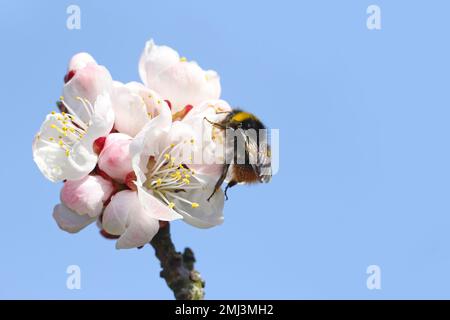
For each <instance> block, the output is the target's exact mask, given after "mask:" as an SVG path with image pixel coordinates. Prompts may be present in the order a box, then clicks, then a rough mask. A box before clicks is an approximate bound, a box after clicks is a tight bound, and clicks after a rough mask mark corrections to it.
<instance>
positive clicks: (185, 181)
mask: <svg viewBox="0 0 450 320" xmlns="http://www.w3.org/2000/svg"><path fill="white" fill-rule="evenodd" d="M183 182H184V183H185V184H189V183H191V181H189V179H188V178H184V179H183Z"/></svg>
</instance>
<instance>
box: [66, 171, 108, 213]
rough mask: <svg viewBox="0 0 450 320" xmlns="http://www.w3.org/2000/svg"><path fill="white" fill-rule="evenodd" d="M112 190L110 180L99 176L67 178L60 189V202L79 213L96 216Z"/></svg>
mask: <svg viewBox="0 0 450 320" xmlns="http://www.w3.org/2000/svg"><path fill="white" fill-rule="evenodd" d="M113 191H114V186H113V184H112V182H111V181H108V180H106V179H103V178H102V177H100V176H86V177H84V178H82V179H79V180H69V181H66V182H65V183H64V186H63V188H62V189H61V202H62V203H63V204H64V205H66V207H68V208H69V209H71V210H73V211H75V212H77V213H78V214H80V215H84V214H87V215H89V216H90V217H97V216H98V215H100V213H101V212H102V210H103V203H104V202H105V201H106V200H108V199H109V198H110V197H111V195H112V193H113Z"/></svg>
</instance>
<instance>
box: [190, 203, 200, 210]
mask: <svg viewBox="0 0 450 320" xmlns="http://www.w3.org/2000/svg"><path fill="white" fill-rule="evenodd" d="M191 207H192V208H194V209H195V208H198V207H200V205H199V204H198V203H197V202H192V204H191Z"/></svg>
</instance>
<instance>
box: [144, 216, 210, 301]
mask: <svg viewBox="0 0 450 320" xmlns="http://www.w3.org/2000/svg"><path fill="white" fill-rule="evenodd" d="M150 244H151V245H152V246H153V248H154V249H155V255H156V257H157V258H158V259H159V261H160V262H161V268H162V270H161V273H160V276H161V278H164V279H165V280H166V283H167V285H168V286H169V288H170V289H171V290H172V291H173V293H174V295H175V298H176V299H177V300H202V299H203V298H204V297H205V289H204V288H205V282H204V281H203V280H202V278H201V276H200V273H199V272H198V271H196V270H195V269H194V263H195V257H194V252H193V251H192V250H191V249H190V248H186V249H184V253H183V254H181V253H180V252H177V251H176V250H175V246H174V244H173V242H172V239H171V237H170V225H169V224H167V225H166V226H164V227H161V228H160V229H159V232H158V233H157V234H156V236H155V237H154V238H153V240H152V241H151V242H150Z"/></svg>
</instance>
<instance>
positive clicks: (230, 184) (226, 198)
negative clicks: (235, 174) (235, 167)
mask: <svg viewBox="0 0 450 320" xmlns="http://www.w3.org/2000/svg"><path fill="white" fill-rule="evenodd" d="M237 184H238V183H237V182H236V181H234V180H231V181H230V182H228V184H227V186H226V187H225V191H224V193H225V200H228V196H227V191H228V188H231V187H234V186H235V185H237Z"/></svg>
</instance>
